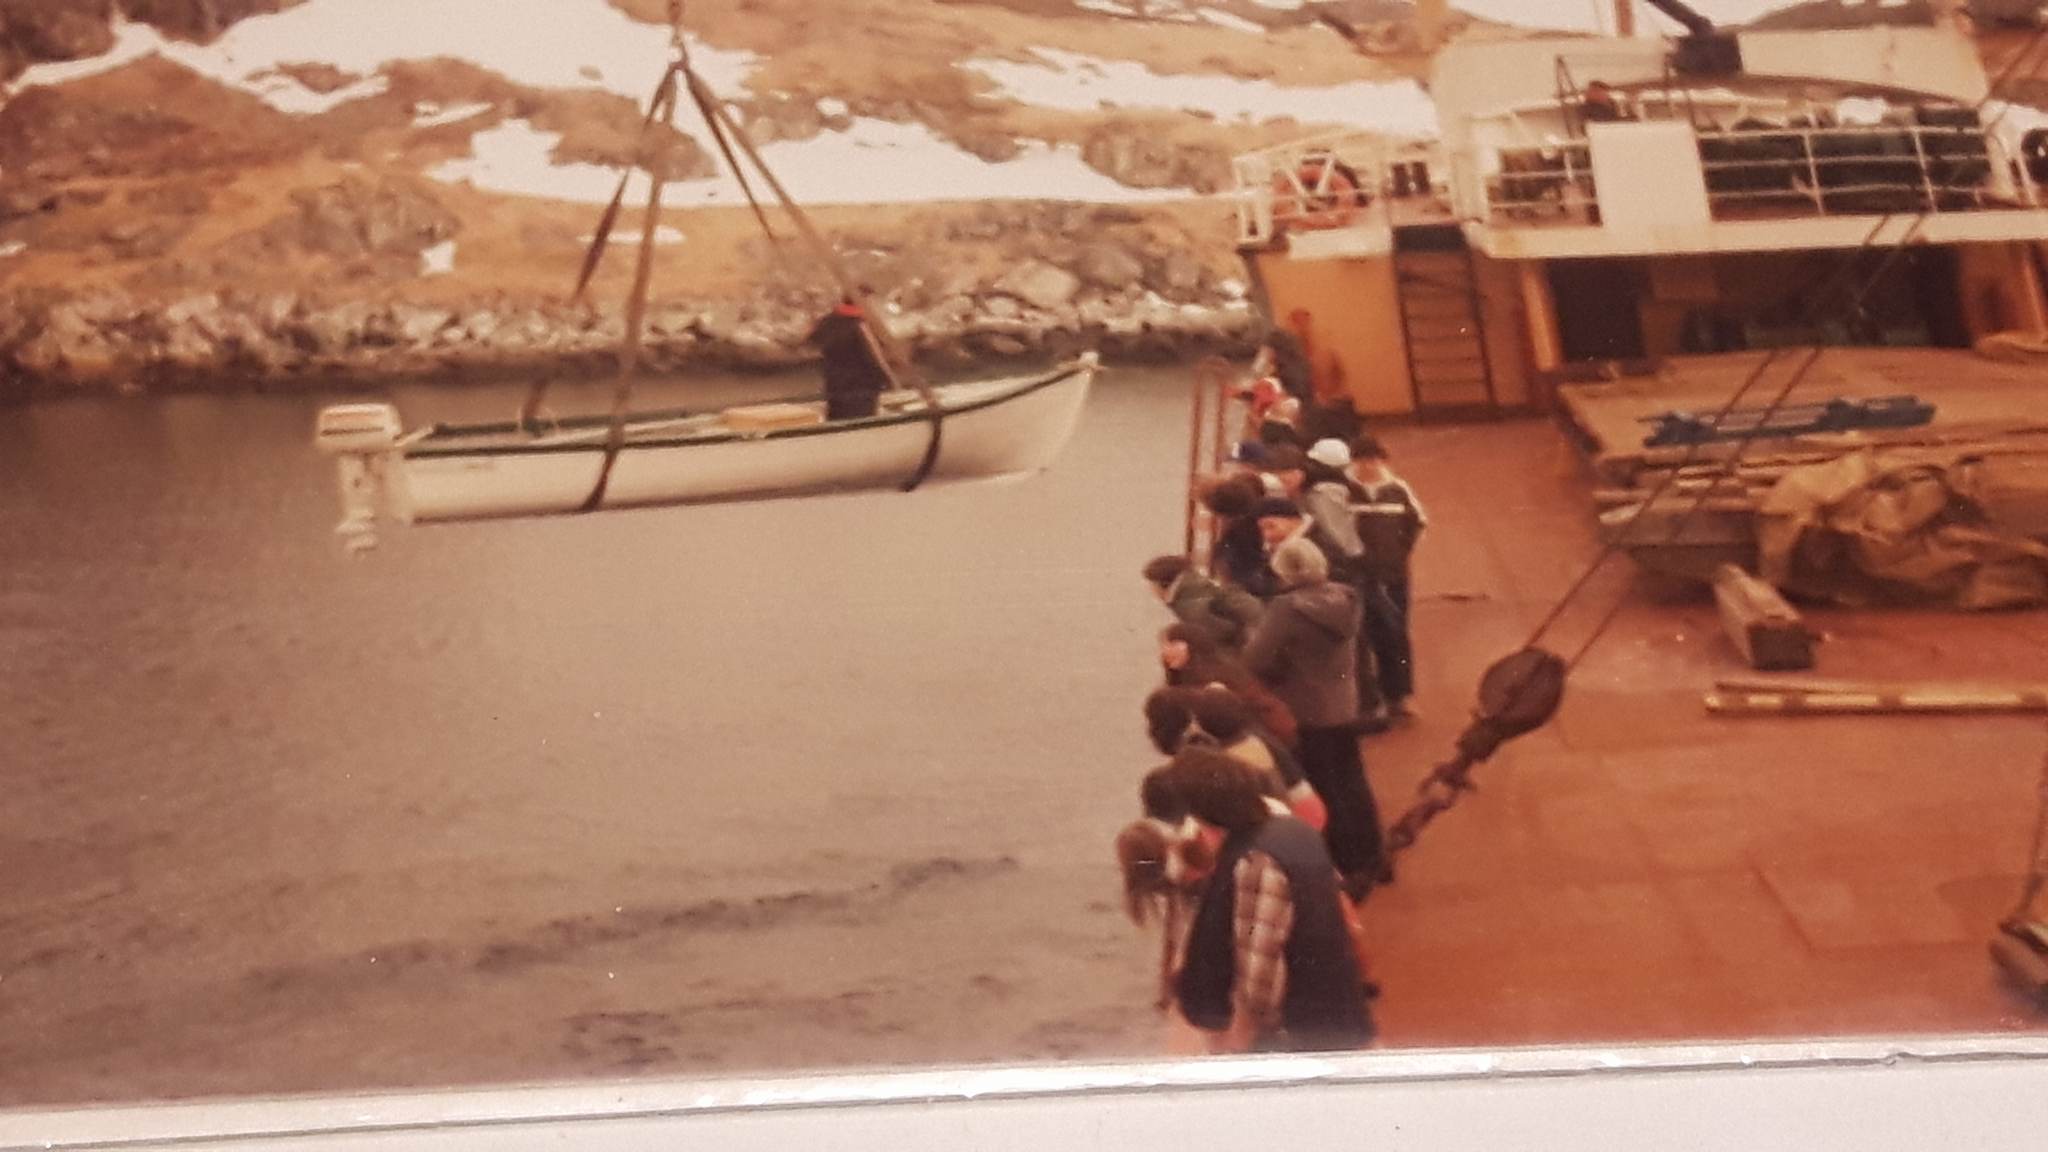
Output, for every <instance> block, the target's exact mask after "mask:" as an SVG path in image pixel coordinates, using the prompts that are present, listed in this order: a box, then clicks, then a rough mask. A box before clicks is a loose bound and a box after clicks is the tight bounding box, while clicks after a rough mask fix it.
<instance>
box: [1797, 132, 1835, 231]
mask: <svg viewBox="0 0 2048 1152" xmlns="http://www.w3.org/2000/svg"><path fill="white" fill-rule="evenodd" d="M1799 149H1800V151H1802V152H1804V153H1805V154H1806V180H1807V187H1808V188H1810V189H1812V191H1813V210H1814V212H1815V213H1817V214H1819V215H1822V216H1825V215H1827V214H1828V202H1827V197H1825V196H1823V195H1822V194H1821V187H1820V159H1819V157H1817V156H1815V155H1814V154H1813V130H1812V129H1811V128H1801V129H1800V130H1799Z"/></svg>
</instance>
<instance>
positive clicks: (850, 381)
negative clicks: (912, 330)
mask: <svg viewBox="0 0 2048 1152" xmlns="http://www.w3.org/2000/svg"><path fill="white" fill-rule="evenodd" d="M870 323H872V321H870V320H869V318H868V315H867V311H866V309H863V308H862V307H861V306H860V301H859V300H857V299H856V298H855V297H854V296H853V295H852V294H850V293H849V294H847V295H845V296H842V297H840V299H839V304H838V306H837V307H835V308H833V309H832V310H831V311H830V312H827V313H825V314H824V315H823V316H821V317H819V318H818V322H817V323H816V324H814V325H812V326H811V331H810V335H808V336H806V337H804V341H805V342H806V343H808V344H811V345H814V346H816V347H817V349H818V351H819V352H820V353H821V354H822V355H823V356H824V362H825V419H827V420H859V419H861V418H863V417H867V416H873V415H874V414H875V410H876V409H877V407H878V406H879V405H880V403H881V398H882V393H884V392H886V391H888V389H889V386H890V383H891V376H890V373H889V366H888V362H887V361H886V360H885V359H883V356H882V349H881V346H880V344H879V343H877V342H876V340H875V334H874V333H873V332H872V331H870V330H869V328H868V325H869V324H870Z"/></svg>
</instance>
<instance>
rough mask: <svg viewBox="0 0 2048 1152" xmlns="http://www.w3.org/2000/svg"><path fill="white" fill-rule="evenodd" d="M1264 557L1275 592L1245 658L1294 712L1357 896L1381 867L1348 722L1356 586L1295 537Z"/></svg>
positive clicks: (1375, 817)
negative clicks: (1335, 577) (1338, 578)
mask: <svg viewBox="0 0 2048 1152" xmlns="http://www.w3.org/2000/svg"><path fill="white" fill-rule="evenodd" d="M1272 565H1273V573H1274V575H1275V577H1277V578H1278V580H1279V583H1280V586H1281V589H1282V591H1281V592H1280V594H1279V595H1277V596H1275V597H1274V598H1273V599H1272V600H1271V601H1270V602H1268V603H1267V605H1266V614H1265V616H1264V617H1262V618H1261V619H1260V621H1259V624H1258V626H1257V627H1256V628H1254V629H1252V636H1251V639H1250V640H1249V641H1248V642H1247V643H1246V644H1245V649H1244V663H1245V666H1246V667H1247V668H1250V669H1251V671H1252V673H1253V674H1254V675H1256V676H1258V677H1259V679H1261V680H1262V681H1264V682H1265V683H1266V684H1267V685H1268V686H1269V687H1271V688H1272V689H1273V694H1274V695H1276V696H1278V697H1280V699H1281V700H1282V701H1283V702H1284V703H1286V705H1287V706H1288V708H1289V709H1290V710H1292V711H1293V713H1294V718H1295V721H1296V723H1297V724H1298V725H1299V736H1298V742H1299V747H1300V755H1301V767H1302V772H1303V774H1304V775H1306V776H1307V777H1308V782H1309V786H1310V787H1312V788H1314V789H1315V791H1316V794H1317V795H1318V796H1321V797H1322V799H1323V805H1324V807H1326V808H1327V809H1328V810H1329V814H1330V818H1329V824H1328V826H1327V827H1325V828H1324V830H1323V835H1324V837H1325V839H1326V840H1327V841H1328V843H1329V846H1330V858H1331V859H1332V860H1334V861H1335V862H1336V864H1337V870H1338V871H1339V872H1341V873H1343V874H1344V890H1345V891H1346V892H1347V893H1348V894H1349V895H1350V896H1351V897H1352V898H1353V899H1360V898H1362V897H1363V896H1364V895H1365V894H1366V893H1367V892H1368V891H1370V890H1371V888H1372V886H1373V884H1374V883H1376V882H1377V881H1378V880H1379V879H1380V878H1381V876H1382V875H1383V873H1384V871H1385V868H1384V853H1383V848H1382V844H1381V833H1380V819H1379V807H1378V805H1377V804H1375V803H1374V801H1373V795H1372V787H1371V785H1370V784H1369V783H1368V782H1367V781H1366V778H1365V763H1364V759H1363V757H1361V756H1360V754H1359V750H1358V735H1357V730H1356V722H1357V720H1358V683H1357V668H1358V633H1359V605H1358V592H1357V591H1356V590H1355V589H1353V588H1351V587H1349V586H1347V585H1344V584H1339V583H1334V582H1332V581H1331V580H1330V578H1329V577H1330V568H1329V562H1328V561H1327V560H1325V559H1324V557H1323V553H1322V550H1321V549H1319V548H1317V547H1316V546H1315V544H1313V543H1312V542H1310V541H1309V540H1307V539H1306V538H1304V537H1300V536H1297V537H1294V538H1292V539H1289V540H1287V541H1284V542H1283V543H1281V544H1280V546H1279V547H1277V548H1275V549H1274V550H1273V558H1272Z"/></svg>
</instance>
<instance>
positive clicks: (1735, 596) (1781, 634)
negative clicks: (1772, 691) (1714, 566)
mask: <svg viewBox="0 0 2048 1152" xmlns="http://www.w3.org/2000/svg"><path fill="white" fill-rule="evenodd" d="M1714 603H1715V604H1716V605H1717V606H1719V608H1720V610H1721V625H1722V627H1724V628H1725V629H1727V631H1728V638H1729V640H1731V641H1733V642H1734V644H1735V650H1736V651H1738V652H1740V653H1742V659H1743V660H1744V661H1745V662H1746V663H1748V665H1749V666H1750V667H1752V668H1757V669H1761V670H1765V671H1791V670H1797V669H1801V668H1811V667H1813V633H1812V632H1810V631H1808V630H1807V627H1806V621H1805V620H1803V619H1801V618H1800V615H1799V613H1798V611H1796V610H1795V609H1794V608H1793V607H1792V606H1791V605H1790V604H1787V603H1786V602H1785V598H1784V597H1783V596H1780V595H1779V594H1778V590H1777V589H1776V588H1773V587H1771V586H1770V585H1769V584H1766V583H1764V582H1763V581H1762V580H1759V579H1757V578H1756V577H1754V576H1751V575H1750V574H1749V573H1747V572H1745V571H1743V570H1742V569H1740V568H1738V567H1736V566H1735V565H1733V564H1724V565H1722V566H1721V567H1720V568H1719V569H1718V570H1716V571H1715V573H1714Z"/></svg>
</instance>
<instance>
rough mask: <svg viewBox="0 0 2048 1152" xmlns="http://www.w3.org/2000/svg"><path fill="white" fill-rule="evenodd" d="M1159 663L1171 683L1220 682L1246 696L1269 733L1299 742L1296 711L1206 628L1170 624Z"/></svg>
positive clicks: (1196, 685) (1292, 743) (1288, 741)
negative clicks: (1218, 641) (1225, 648)
mask: <svg viewBox="0 0 2048 1152" xmlns="http://www.w3.org/2000/svg"><path fill="white" fill-rule="evenodd" d="M1159 667H1160V671H1161V672H1163V673H1164V674H1165V679H1166V683H1167V685H1168V686H1169V687H1175V688H1181V687H1193V688H1200V687H1203V686H1204V685H1209V684H1220V685H1222V686H1223V687H1225V688H1228V689H1230V691H1231V692H1232V693H1233V694H1234V695H1236V696H1237V698H1238V699H1240V700H1243V701H1244V702H1245V705H1246V706H1247V707H1249V708H1250V709H1251V711H1252V718H1253V719H1254V720H1255V721H1256V722H1257V724H1258V726H1259V727H1260V728H1261V729H1263V730H1264V731H1265V732H1266V733H1267V734H1269V735H1271V736H1273V737H1274V738H1276V739H1278V740H1279V741H1280V743H1281V744H1283V745H1285V746H1287V747H1288V748H1293V747H1294V746H1295V742H1296V738H1297V736H1298V732H1299V729H1298V726H1297V725H1296V724H1295V721H1294V713H1293V712H1291V711H1289V710H1288V708H1287V705H1286V704H1285V703H1283V702H1282V701H1281V699H1280V697H1278V696H1276V695H1274V694H1273V690H1272V689H1270V688H1268V687H1266V685H1265V684H1264V683H1263V682H1262V681H1260V679H1259V678H1258V677H1257V676H1254V675H1252V674H1251V671H1250V670H1249V669H1247V668H1246V667H1245V666H1244V665H1243V664H1241V663H1239V662H1238V661H1237V659H1236V658H1235V657H1233V656H1231V655H1230V654H1228V653H1226V652H1224V651H1223V649H1222V648H1221V647H1220V646H1219V645H1218V644H1217V643H1216V638H1215V637H1214V636H1212V635H1210V634H1209V632H1208V631H1207V630H1206V629H1203V628H1196V627H1191V626H1190V625H1187V624H1169V625H1167V626H1166V628H1165V629H1164V630H1162V631H1161V632H1160V633H1159Z"/></svg>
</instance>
